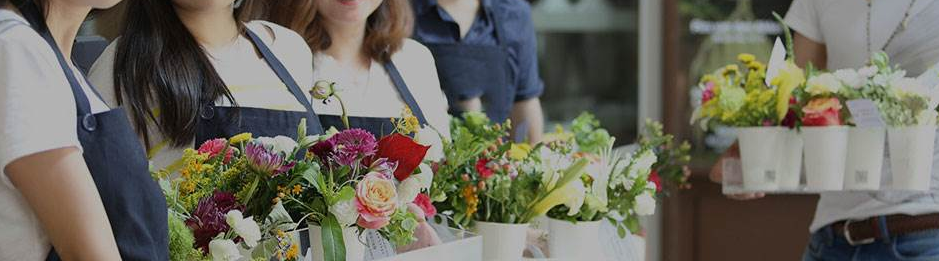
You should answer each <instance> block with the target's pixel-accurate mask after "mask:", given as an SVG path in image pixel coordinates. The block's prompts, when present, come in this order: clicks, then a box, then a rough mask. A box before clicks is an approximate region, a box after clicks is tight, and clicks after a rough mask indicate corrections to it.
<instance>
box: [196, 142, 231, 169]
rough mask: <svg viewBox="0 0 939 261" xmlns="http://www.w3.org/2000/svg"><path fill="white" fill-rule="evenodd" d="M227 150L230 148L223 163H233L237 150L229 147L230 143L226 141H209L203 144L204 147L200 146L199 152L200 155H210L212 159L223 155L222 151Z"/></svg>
mask: <svg viewBox="0 0 939 261" xmlns="http://www.w3.org/2000/svg"><path fill="white" fill-rule="evenodd" d="M226 148H228V150H226V152H225V160H223V163H226V164H227V163H228V162H230V161H231V157H232V153H234V151H235V148H233V147H231V146H228V141H226V140H225V139H214V140H208V141H206V142H205V143H202V146H199V150H198V151H199V153H200V154H208V155H209V157H210V158H212V157H215V156H218V155H219V154H221V153H222V150H225V149H226Z"/></svg>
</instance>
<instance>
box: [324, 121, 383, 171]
mask: <svg viewBox="0 0 939 261" xmlns="http://www.w3.org/2000/svg"><path fill="white" fill-rule="evenodd" d="M329 142H330V143H331V144H332V145H333V155H332V160H333V161H335V162H336V163H339V164H341V165H345V166H352V165H353V164H355V163H356V162H357V161H358V160H360V159H362V158H365V157H369V156H372V155H375V152H376V151H377V150H378V141H376V140H375V136H373V135H372V134H371V133H369V132H368V131H365V130H363V129H348V130H344V131H342V132H340V133H336V135H333V136H332V137H331V138H329Z"/></svg>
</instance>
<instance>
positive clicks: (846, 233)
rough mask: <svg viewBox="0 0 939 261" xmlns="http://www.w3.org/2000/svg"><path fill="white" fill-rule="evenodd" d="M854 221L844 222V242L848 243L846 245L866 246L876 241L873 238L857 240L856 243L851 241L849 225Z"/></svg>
mask: <svg viewBox="0 0 939 261" xmlns="http://www.w3.org/2000/svg"><path fill="white" fill-rule="evenodd" d="M854 221H856V220H847V221H845V222H844V238H845V240H847V241H848V244H849V245H851V246H859V245H867V244H870V243H874V241H875V240H876V239H875V238H866V239H863V240H857V241H855V240H853V239H851V223H853V222H854Z"/></svg>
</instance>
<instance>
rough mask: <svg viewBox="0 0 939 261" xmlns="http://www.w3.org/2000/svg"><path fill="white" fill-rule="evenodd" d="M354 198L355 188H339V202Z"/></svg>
mask: <svg viewBox="0 0 939 261" xmlns="http://www.w3.org/2000/svg"><path fill="white" fill-rule="evenodd" d="M353 198H355V189H353V188H352V186H343V187H342V189H340V190H339V198H338V200H337V202H339V201H347V200H352V199H353Z"/></svg>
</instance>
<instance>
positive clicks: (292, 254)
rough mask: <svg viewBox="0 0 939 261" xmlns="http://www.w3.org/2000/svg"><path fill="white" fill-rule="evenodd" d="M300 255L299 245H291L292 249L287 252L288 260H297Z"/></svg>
mask: <svg viewBox="0 0 939 261" xmlns="http://www.w3.org/2000/svg"><path fill="white" fill-rule="evenodd" d="M299 254H300V248H299V247H297V244H292V245H290V249H289V250H287V259H288V260H291V259H294V258H297V256H298V255H299Z"/></svg>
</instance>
